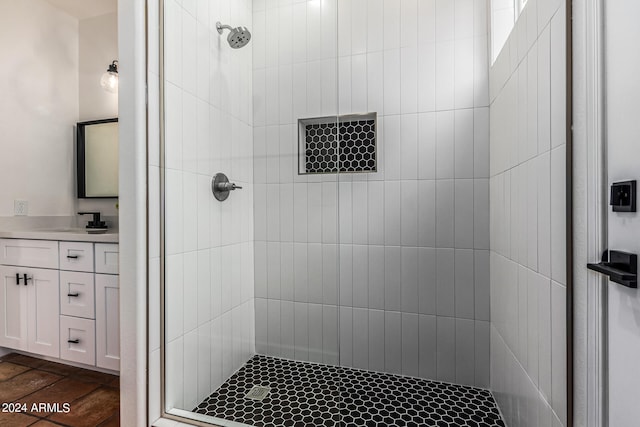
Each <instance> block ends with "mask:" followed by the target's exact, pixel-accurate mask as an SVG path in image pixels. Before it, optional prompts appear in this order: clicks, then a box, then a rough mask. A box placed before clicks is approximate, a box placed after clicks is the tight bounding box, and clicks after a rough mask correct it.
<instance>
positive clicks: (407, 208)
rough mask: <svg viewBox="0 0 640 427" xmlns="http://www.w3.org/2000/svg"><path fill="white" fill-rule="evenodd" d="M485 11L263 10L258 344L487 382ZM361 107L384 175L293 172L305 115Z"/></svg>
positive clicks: (257, 30) (257, 46)
mask: <svg viewBox="0 0 640 427" xmlns="http://www.w3.org/2000/svg"><path fill="white" fill-rule="evenodd" d="M486 17H487V2H486V1H484V0H402V1H400V0H368V1H367V0H323V1H280V2H275V1H258V0H256V1H254V2H253V26H254V27H253V34H254V39H253V41H252V43H253V55H254V59H253V68H254V71H253V88H254V104H253V106H254V125H255V128H254V179H255V192H254V204H255V238H256V243H255V257H256V258H255V259H256V263H255V268H256V270H255V284H256V346H257V348H256V349H257V351H258V352H259V353H264V354H269V355H274V356H282V357H289V358H295V359H298V360H311V361H317V362H326V363H340V364H342V365H345V366H353V367H357V368H364V369H372V370H379V371H387V372H395V373H403V374H408V375H416V376H422V377H427V378H437V379H441V380H445V381H452V382H460V383H465V384H476V385H479V386H488V384H489V314H490V313H489V312H490V307H489V109H488V104H489V95H488V67H489V65H488V60H487V58H488V41H487V32H488V30H487V28H488V27H487V20H486ZM365 112H376V113H377V114H378V129H377V130H378V171H377V172H376V173H367V174H340V176H339V178H338V177H336V176H335V175H317V176H313V175H298V174H297V157H296V156H297V152H298V149H297V120H298V119H299V118H309V117H319V116H327V115H335V114H352V113H365ZM338 350H339V351H338Z"/></svg>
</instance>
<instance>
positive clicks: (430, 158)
mask: <svg viewBox="0 0 640 427" xmlns="http://www.w3.org/2000/svg"><path fill="white" fill-rule="evenodd" d="M435 177H436V115H435V113H426V114H420V115H419V116H418V178H419V179H435Z"/></svg>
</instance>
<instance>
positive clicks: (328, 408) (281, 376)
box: [193, 355, 505, 427]
mask: <svg viewBox="0 0 640 427" xmlns="http://www.w3.org/2000/svg"><path fill="white" fill-rule="evenodd" d="M254 386H266V387H270V388H271V390H270V393H269V394H268V395H267V396H266V397H265V398H264V399H263V400H252V399H248V398H246V397H245V396H246V395H247V393H248V392H249V391H250V390H251V389H252V388H253V387H254ZM193 412H197V413H200V414H205V415H209V416H213V417H217V418H222V419H224V420H228V421H235V422H238V423H242V424H247V425H250V426H255V427H279V426H295V427H303V426H305V427H306V426H325V427H334V426H335V427H338V426H340V427H347V426H349V427H351V426H353V427H365V426H366V427H370V426H375V427H383V426H407V427H409V426H415V427H417V426H443V427H454V426H455V427H462V426H481V427H494V426H500V427H503V426H504V425H505V424H504V422H503V421H502V418H501V417H500V413H499V411H498V408H497V406H496V403H495V400H494V399H493V395H492V394H491V393H490V392H489V391H487V390H484V389H479V388H474V387H467V386H461V385H455V384H448V383H442V382H437V381H429V380H424V379H420V378H414V377H405V376H400V375H392V374H385V373H379V372H371V371H363V370H358V369H350V368H343V367H338V366H330V365H321V364H316V363H309V362H298V361H293V360H287V359H279V358H274V357H268V356H260V355H257V356H254V357H253V358H252V359H251V360H249V361H248V362H247V363H246V364H245V365H244V366H243V367H242V368H241V369H240V370H239V371H238V372H236V373H235V374H234V375H233V376H232V377H231V378H229V380H227V382H225V383H224V384H223V385H222V386H221V387H220V388H219V389H218V390H217V391H216V392H214V393H213V394H212V395H211V396H209V397H208V398H207V399H205V400H204V401H203V402H202V403H200V404H199V405H198V406H197V407H196V408H195V409H194V411H193Z"/></svg>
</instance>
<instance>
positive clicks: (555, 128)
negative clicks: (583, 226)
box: [490, 0, 567, 426]
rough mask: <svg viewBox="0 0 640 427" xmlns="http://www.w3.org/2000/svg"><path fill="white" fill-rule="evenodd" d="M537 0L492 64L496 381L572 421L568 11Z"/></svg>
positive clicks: (537, 408) (539, 410)
mask: <svg viewBox="0 0 640 427" xmlns="http://www.w3.org/2000/svg"><path fill="white" fill-rule="evenodd" d="M563 3H564V2H562V1H560V0H529V1H528V2H527V6H526V7H525V9H524V11H523V13H522V14H521V15H520V19H519V20H518V21H517V23H516V25H515V27H514V30H513V32H512V33H511V35H510V36H509V39H508V40H507V43H506V44H505V48H504V49H503V50H502V51H501V53H500V55H499V56H498V58H497V60H496V62H495V64H494V65H493V67H492V68H491V73H490V82H491V84H490V87H491V127H490V134H491V184H490V187H491V389H492V390H493V391H494V394H495V396H496V398H497V401H498V404H499V406H500V409H501V410H502V413H503V414H504V416H505V419H506V422H507V424H508V425H510V426H521V425H544V426H551V425H566V420H567V405H566V259H565V251H566V242H565V228H566V226H565V215H566V197H565V182H566V181H565V179H566V166H565V155H566V134H565V132H566V101H565V96H566V81H565V72H566V47H565V46H566V41H565V29H566V22H565V19H566V12H565V5H564V4H563Z"/></svg>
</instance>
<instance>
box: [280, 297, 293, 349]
mask: <svg viewBox="0 0 640 427" xmlns="http://www.w3.org/2000/svg"><path fill="white" fill-rule="evenodd" d="M294 312H295V310H294V303H293V302H291V301H282V302H281V303H280V345H281V346H282V352H281V355H282V357H285V358H287V359H293V358H295V330H294V328H295V326H294V325H295V314H294Z"/></svg>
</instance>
